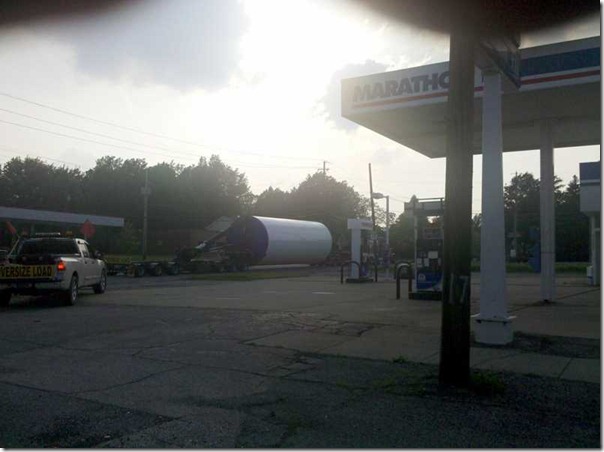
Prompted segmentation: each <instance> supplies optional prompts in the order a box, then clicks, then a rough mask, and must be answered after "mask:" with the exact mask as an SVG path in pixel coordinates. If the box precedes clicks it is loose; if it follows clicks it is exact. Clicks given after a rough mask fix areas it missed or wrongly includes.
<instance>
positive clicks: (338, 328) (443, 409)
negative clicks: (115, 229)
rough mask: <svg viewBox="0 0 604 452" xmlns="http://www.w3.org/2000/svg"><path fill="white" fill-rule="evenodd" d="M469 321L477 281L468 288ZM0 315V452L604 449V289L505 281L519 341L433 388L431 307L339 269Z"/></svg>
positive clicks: (159, 289) (480, 356)
mask: <svg viewBox="0 0 604 452" xmlns="http://www.w3.org/2000/svg"><path fill="white" fill-rule="evenodd" d="M472 281H473V283H472V313H477V312H478V311H479V304H478V303H479V295H480V284H479V282H480V275H478V274H476V275H473V279H472ZM109 284H110V286H109V290H108V291H107V293H105V294H103V295H94V294H92V293H85V292H83V293H82V296H81V298H80V300H79V303H78V304H77V305H76V306H73V307H63V306H61V305H60V304H59V303H57V302H55V301H54V300H52V299H49V298H27V297H22V298H19V297H17V300H16V301H15V302H14V303H12V304H11V306H10V307H9V308H8V309H6V310H3V311H1V312H0V413H1V416H0V446H2V447H27V448H38V447H143V448H180V447H188V448H206V447H213V448H214V447H215V448H218V447H220V448H235V447H263V448H269V447H271V448H272V447H291V448H314V447H321V448H328V447H336V448H349V447H350V448H352V447H372V448H381V447H403V448H424V447H427V448H432V447H445V448H462V447H464V448H465V447H479V448H487V447H506V448H507V447H522V448H533V447H547V448H550V447H563V448H570V447H588V448H599V447H601V439H600V345H599V344H600V330H601V322H600V318H601V308H600V290H599V288H592V287H589V286H587V284H586V281H585V278H584V277H581V275H559V276H558V278H557V295H558V298H557V299H556V301H555V302H553V303H548V304H544V303H541V302H540V300H539V295H538V294H539V279H538V275H533V274H527V275H525V274H518V275H509V276H508V300H509V301H508V303H509V311H510V313H511V314H513V315H515V316H516V319H515V320H514V323H513V326H514V330H515V339H514V342H513V343H512V344H509V345H507V346H499V347H493V346H484V345H480V344H476V343H473V344H472V347H471V367H472V370H471V372H472V385H471V386H470V387H468V388H462V389H459V388H443V387H441V386H439V385H438V362H439V343H440V304H439V302H435V301H429V300H409V299H408V297H407V295H406V293H405V290H403V296H402V298H401V299H400V300H397V299H396V297H395V286H394V282H392V281H383V280H380V282H378V283H369V284H361V285H359V284H343V285H342V284H340V281H339V275H338V273H337V271H314V270H313V271H310V272H309V273H308V274H307V275H306V276H304V277H288V278H283V279H274V280H257V281H246V282H243V281H242V282H225V281H196V280H192V279H190V278H189V277H188V276H186V275H181V276H178V277H160V278H141V279H131V278H125V277H113V278H110V280H109Z"/></svg>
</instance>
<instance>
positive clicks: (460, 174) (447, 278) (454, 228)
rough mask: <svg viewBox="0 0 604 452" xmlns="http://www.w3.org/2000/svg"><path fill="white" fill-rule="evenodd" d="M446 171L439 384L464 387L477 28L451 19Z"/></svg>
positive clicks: (467, 374) (467, 348) (460, 15)
mask: <svg viewBox="0 0 604 452" xmlns="http://www.w3.org/2000/svg"><path fill="white" fill-rule="evenodd" d="M452 21H453V22H454V24H453V27H452V31H451V39H450V63H449V64H450V66H449V74H450V75H449V77H450V86H449V99H448V105H447V116H448V117H447V163H446V165H447V168H446V183H445V213H444V246H443V248H444V249H443V280H442V281H443V283H442V288H443V293H442V303H443V307H442V326H441V328H442V330H441V346H440V368H439V379H440V382H441V383H443V384H452V385H457V386H459V385H461V386H463V385H466V384H467V383H468V381H469V378H470V287H471V285H470V267H471V266H470V264H471V259H472V256H471V246H470V243H471V236H472V163H473V161H472V160H473V154H472V136H473V124H472V122H473V106H474V51H475V45H476V39H475V36H474V33H473V32H472V28H473V24H471V23H466V21H465V20H464V16H463V12H461V11H460V12H459V13H458V15H457V17H455V18H452Z"/></svg>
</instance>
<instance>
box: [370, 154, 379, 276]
mask: <svg viewBox="0 0 604 452" xmlns="http://www.w3.org/2000/svg"><path fill="white" fill-rule="evenodd" d="M369 198H370V199H371V223H372V224H373V229H372V230H371V234H372V237H371V243H372V244H373V260H374V265H373V268H374V273H375V276H374V279H375V282H377V280H378V268H377V237H376V232H375V207H374V202H373V180H372V179H371V163H370V164H369Z"/></svg>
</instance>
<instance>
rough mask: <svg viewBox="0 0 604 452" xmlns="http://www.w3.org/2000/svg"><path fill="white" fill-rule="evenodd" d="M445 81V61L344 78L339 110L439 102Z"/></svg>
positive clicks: (443, 95) (443, 97)
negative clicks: (340, 108)
mask: <svg viewBox="0 0 604 452" xmlns="http://www.w3.org/2000/svg"><path fill="white" fill-rule="evenodd" d="M477 82H478V83H481V80H480V76H479V78H478V81H477ZM449 83H450V82H449V63H448V62H444V63H437V64H429V65H427V66H421V67H414V68H409V69H402V70H398V71H391V72H383V73H381V74H373V75H369V76H364V77H356V78H350V79H345V80H342V114H343V116H344V117H346V115H347V114H354V113H360V112H362V111H364V110H371V111H375V110H389V109H393V108H401V107H402V108H405V107H415V106H418V105H425V104H433V103H443V102H446V101H447V93H448V92H449Z"/></svg>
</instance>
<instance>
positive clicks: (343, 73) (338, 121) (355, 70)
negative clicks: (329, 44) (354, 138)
mask: <svg viewBox="0 0 604 452" xmlns="http://www.w3.org/2000/svg"><path fill="white" fill-rule="evenodd" d="M387 67H388V66H387V65H385V64H382V63H378V62H376V61H373V60H367V61H365V62H364V63H363V64H348V65H346V66H344V67H342V68H341V69H340V70H338V71H336V72H334V74H333V76H332V77H331V80H330V81H329V84H328V86H327V91H326V93H325V95H324V96H323V97H322V98H321V100H320V101H319V103H318V105H317V112H318V114H319V115H322V116H325V117H326V119H327V120H328V121H331V122H333V124H334V125H335V126H336V128H338V129H344V130H354V129H356V128H357V127H358V124H356V123H354V122H352V121H349V120H348V119H345V118H343V117H342V108H341V105H342V93H341V81H342V79H345V78H350V77H359V76H362V75H369V74H374V73H378V72H384V71H385V70H386V68H387Z"/></svg>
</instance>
